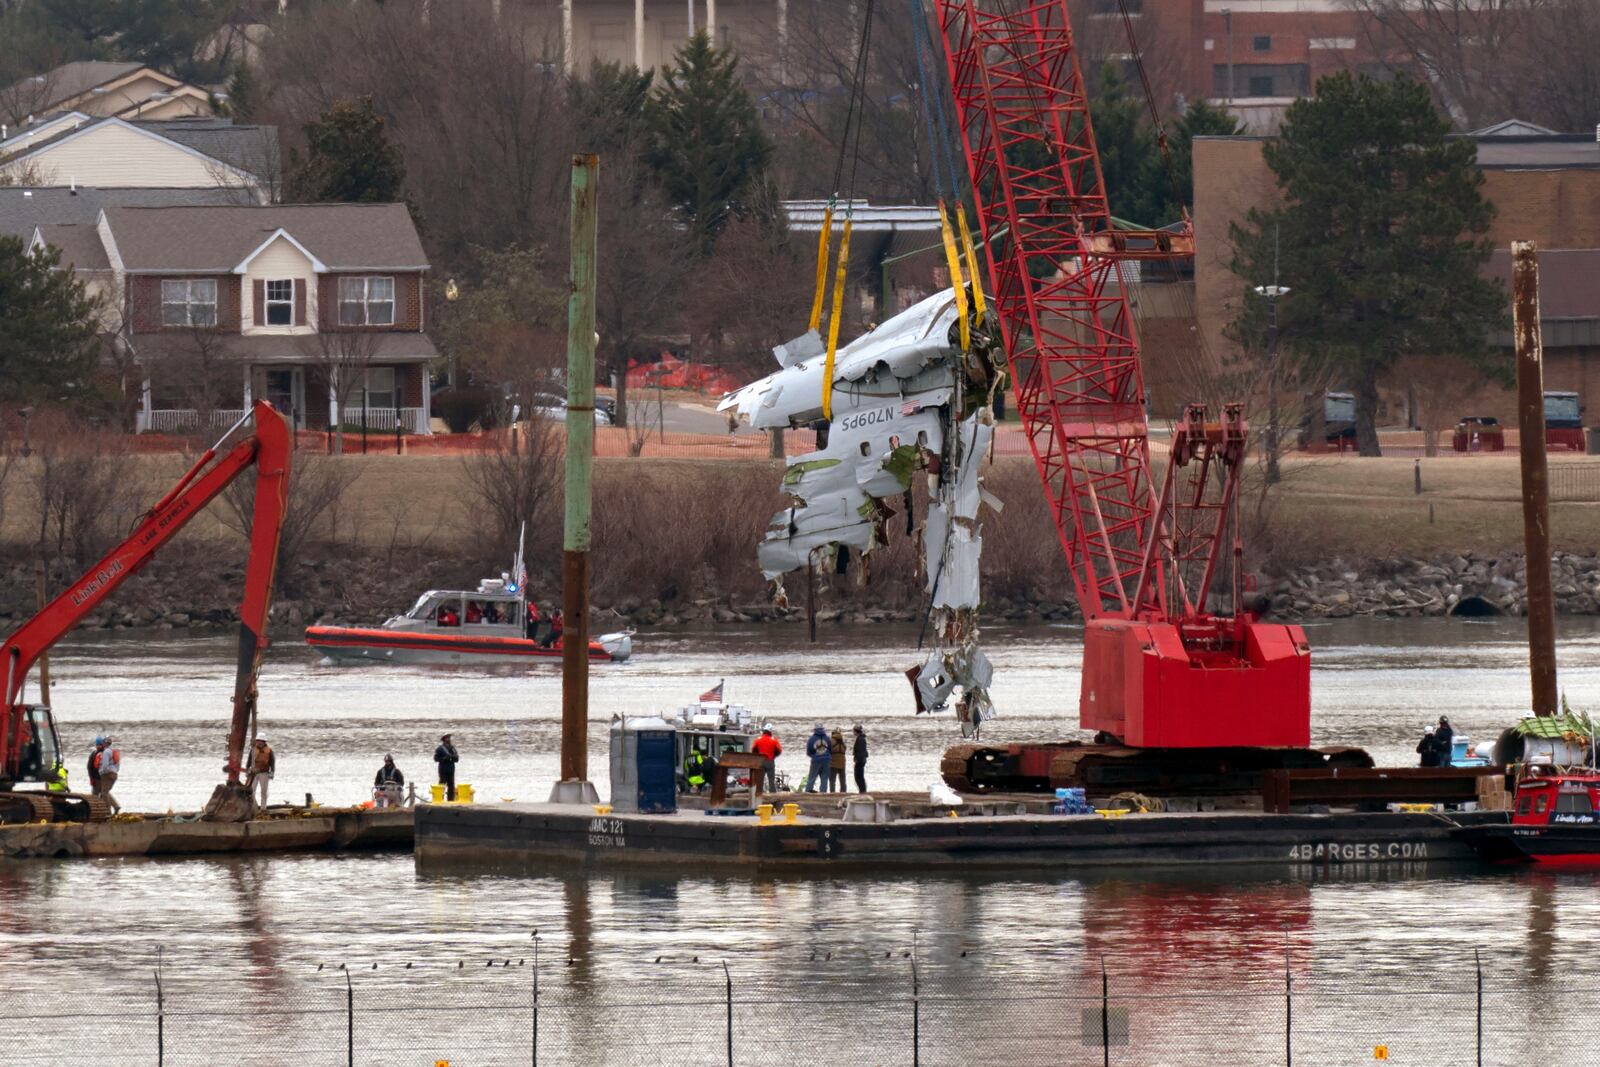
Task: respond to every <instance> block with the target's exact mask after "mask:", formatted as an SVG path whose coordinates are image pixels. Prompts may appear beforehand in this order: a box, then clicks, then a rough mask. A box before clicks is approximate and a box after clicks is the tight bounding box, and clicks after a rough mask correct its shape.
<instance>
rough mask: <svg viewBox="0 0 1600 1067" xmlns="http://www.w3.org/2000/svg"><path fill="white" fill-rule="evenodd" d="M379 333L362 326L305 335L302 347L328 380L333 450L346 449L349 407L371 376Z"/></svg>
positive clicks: (300, 343)
mask: <svg viewBox="0 0 1600 1067" xmlns="http://www.w3.org/2000/svg"><path fill="white" fill-rule="evenodd" d="M379 336H380V335H379V334H375V333H367V332H364V331H360V330H333V331H326V332H323V333H317V334H311V335H309V336H306V337H302V338H301V339H300V342H299V346H298V347H299V348H300V351H301V352H303V353H305V355H306V357H307V358H308V359H309V360H310V361H311V363H312V364H313V365H314V366H316V367H318V368H319V369H320V370H321V371H322V377H323V380H324V381H326V382H327V383H328V393H329V398H330V399H331V400H332V401H333V410H332V411H330V412H329V413H328V414H329V418H330V420H331V424H330V425H329V427H328V428H329V429H330V430H332V431H333V451H334V453H335V454H343V452H344V417H345V409H346V408H348V407H349V406H350V401H351V398H352V397H354V396H356V395H358V392H357V391H358V390H359V389H360V388H361V386H362V384H363V383H364V382H365V381H366V380H367V370H368V368H370V367H371V366H372V361H373V358H374V357H375V356H376V355H377V351H378V339H379Z"/></svg>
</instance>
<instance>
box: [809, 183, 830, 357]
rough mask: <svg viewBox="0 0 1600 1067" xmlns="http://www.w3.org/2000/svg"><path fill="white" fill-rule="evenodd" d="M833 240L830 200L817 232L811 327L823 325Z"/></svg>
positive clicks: (815, 328) (816, 327)
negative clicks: (823, 303)
mask: <svg viewBox="0 0 1600 1067" xmlns="http://www.w3.org/2000/svg"><path fill="white" fill-rule="evenodd" d="M832 240H833V201H832V200H829V201H828V207H827V210H825V211H824V212H823V213H822V231H821V232H820V233H818V234H817V292H816V295H815V296H813V297H812V298H811V325H810V327H809V329H813V330H817V329H821V327H822V293H823V290H825V289H827V287H828V245H829V243H830V242H831V241H832Z"/></svg>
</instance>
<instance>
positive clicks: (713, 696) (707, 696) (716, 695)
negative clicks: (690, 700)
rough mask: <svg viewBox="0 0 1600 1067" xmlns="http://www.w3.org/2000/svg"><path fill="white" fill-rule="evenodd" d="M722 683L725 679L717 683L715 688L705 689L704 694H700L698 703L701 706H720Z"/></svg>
mask: <svg viewBox="0 0 1600 1067" xmlns="http://www.w3.org/2000/svg"><path fill="white" fill-rule="evenodd" d="M723 681H726V679H723V680H721V681H718V682H717V684H716V685H715V686H713V687H712V688H710V689H707V690H706V691H705V692H704V693H701V694H700V703H702V704H720V703H722V683H723Z"/></svg>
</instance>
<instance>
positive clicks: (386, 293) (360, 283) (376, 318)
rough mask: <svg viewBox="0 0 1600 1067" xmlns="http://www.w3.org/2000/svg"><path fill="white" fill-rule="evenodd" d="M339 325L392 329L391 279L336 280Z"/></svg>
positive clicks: (392, 285)
mask: <svg viewBox="0 0 1600 1067" xmlns="http://www.w3.org/2000/svg"><path fill="white" fill-rule="evenodd" d="M339 325H341V326H393V325H394V279H393V278H340V279H339Z"/></svg>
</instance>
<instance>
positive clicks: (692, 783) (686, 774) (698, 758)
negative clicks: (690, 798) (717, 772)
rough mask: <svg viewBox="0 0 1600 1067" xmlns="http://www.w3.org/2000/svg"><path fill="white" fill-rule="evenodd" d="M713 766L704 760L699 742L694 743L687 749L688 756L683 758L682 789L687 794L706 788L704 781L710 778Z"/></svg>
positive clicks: (707, 760) (704, 755) (703, 753)
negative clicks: (687, 792)
mask: <svg viewBox="0 0 1600 1067" xmlns="http://www.w3.org/2000/svg"><path fill="white" fill-rule="evenodd" d="M714 766H716V764H714V763H712V762H711V761H710V760H709V759H707V758H706V754H705V750H704V749H702V748H701V747H700V742H696V743H695V744H694V745H693V746H692V747H691V748H690V749H689V754H688V755H687V756H684V757H683V782H684V788H685V789H686V790H687V791H689V792H694V793H698V792H700V790H702V789H704V788H705V787H706V779H708V778H709V777H711V768H712V767H714Z"/></svg>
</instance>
